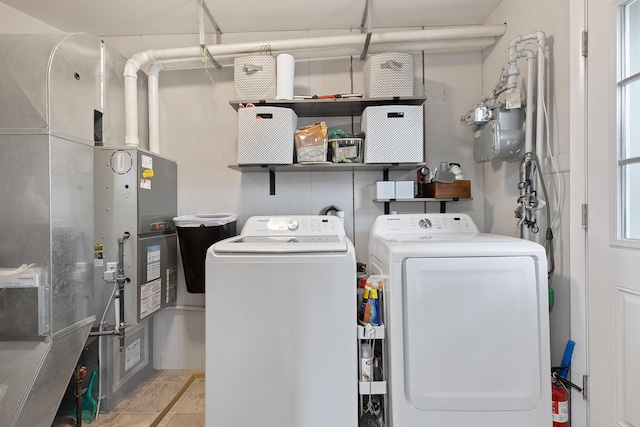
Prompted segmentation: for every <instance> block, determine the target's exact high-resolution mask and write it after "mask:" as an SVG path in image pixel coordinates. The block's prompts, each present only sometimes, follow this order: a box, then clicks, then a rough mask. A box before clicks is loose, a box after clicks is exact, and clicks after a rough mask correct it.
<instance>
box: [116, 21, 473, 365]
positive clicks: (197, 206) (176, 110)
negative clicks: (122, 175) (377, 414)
mask: <svg viewBox="0 0 640 427" xmlns="http://www.w3.org/2000/svg"><path fill="white" fill-rule="evenodd" d="M357 31H359V30H357ZM348 32H349V31H346V30H343V31H313V32H283V33H267V34H262V33H251V34H223V39H222V42H223V43H233V42H242V41H248V40H253V41H268V40H277V39H285V38H303V37H319V36H324V35H334V34H341V33H348ZM105 41H106V42H107V43H108V44H110V45H111V46H112V47H115V48H116V49H119V50H120V51H121V52H123V54H124V55H125V56H130V55H131V54H133V53H135V52H138V51H140V50H146V49H150V48H167V47H176V46H193V45H195V44H197V42H198V38H197V36H196V35H192V36H173V37H134V38H106V39H105ZM415 61H416V70H415V76H416V95H422V94H423V93H426V95H427V102H426V104H425V112H426V114H425V116H426V118H425V141H426V142H425V144H426V157H427V164H428V165H429V166H430V167H431V168H433V167H435V166H437V165H438V163H439V162H440V161H449V162H458V163H460V164H461V165H462V170H463V172H464V173H465V177H466V179H470V180H471V181H472V196H473V200H470V201H461V202H457V203H451V204H449V205H448V210H449V211H458V212H467V213H470V214H471V215H472V217H473V218H474V219H475V220H476V221H477V222H478V224H480V226H481V227H482V224H484V221H485V219H484V209H483V195H482V167H481V166H479V165H475V164H474V163H473V161H472V157H471V147H472V146H471V143H470V140H469V139H468V137H467V135H466V133H467V129H465V128H464V126H462V125H461V123H460V116H461V115H462V114H463V113H464V112H466V111H467V110H468V108H469V106H471V105H472V104H473V103H474V102H475V101H476V100H477V99H478V98H479V97H480V95H481V90H480V88H481V79H480V75H481V53H480V52H479V51H471V52H456V53H426V54H425V56H424V59H423V57H422V55H421V53H419V52H418V53H416V54H415ZM363 64H364V62H363V61H360V59H359V58H353V59H352V58H339V59H323V60H312V61H309V60H306V61H298V62H296V77H295V93H296V94H327V93H347V92H363V90H364V89H363V85H364V83H363V76H362V67H363ZM423 68H424V76H425V77H424V81H423ZM212 80H213V81H212ZM214 82H215V83H214ZM233 99H234V86H233V70H232V68H231V67H224V68H223V69H222V70H215V69H210V70H209V75H207V73H206V72H205V71H204V70H191V71H164V72H162V73H161V75H160V119H161V131H160V135H161V143H160V149H161V153H162V154H164V155H166V156H168V157H170V158H173V159H175V160H177V162H178V214H187V213H205V212H234V213H237V214H238V215H239V223H238V227H241V226H242V225H243V223H244V221H245V220H246V219H247V218H248V217H249V216H252V215H275V214H278V215H286V214H317V213H318V212H319V211H320V209H322V208H323V207H325V206H328V205H332V204H334V205H338V206H340V207H341V208H342V209H343V210H344V211H345V227H346V230H347V233H348V235H349V237H350V238H351V239H352V240H353V242H354V244H355V246H356V253H357V258H358V260H359V261H361V262H365V263H366V262H367V257H368V254H367V242H368V236H369V230H370V227H371V225H372V223H373V220H374V219H375V217H377V216H378V215H380V214H382V213H384V206H383V205H382V204H376V203H373V202H372V200H373V198H374V194H373V187H374V183H375V181H378V180H381V179H382V172H357V173H352V172H338V173H330V172H286V173H277V174H276V195H274V196H270V195H269V182H268V175H267V174H266V173H240V172H237V171H234V170H231V169H229V168H228V165H231V164H234V163H236V155H237V118H236V116H237V114H236V112H235V111H234V109H233V108H232V107H231V106H230V105H229V101H231V100H233ZM319 120H326V121H327V125H328V127H329V128H330V129H335V128H340V129H343V130H347V131H354V132H357V131H359V130H360V125H359V118H358V117H356V118H354V120H353V124H352V119H351V117H339V118H328V119H325V118H322V117H318V118H300V119H299V125H303V124H309V123H314V122H315V121H319ZM390 179H409V180H412V181H413V180H415V172H414V171H411V172H391V174H390ZM439 208H440V207H439V204H437V203H434V204H426V206H425V204H424V203H403V204H400V203H394V204H392V206H391V209H392V210H397V211H399V212H424V211H425V209H426V210H427V211H429V212H438V211H439ZM183 281H184V279H183V275H182V272H180V275H179V284H178V286H179V296H178V300H179V301H178V304H179V305H185V306H196V307H203V306H204V298H203V296H202V295H197V294H188V293H186V292H185V287H184V283H183ZM154 319H155V322H156V323H155V328H154V333H155V349H154V351H155V358H154V365H155V367H156V368H200V369H201V368H203V366H204V355H203V348H204V345H203V342H204V323H203V322H204V316H203V313H202V311H196V310H194V309H193V308H192V309H190V310H188V311H187V310H166V311H164V312H162V313H160V314H158V315H156V316H155V317H154Z"/></svg>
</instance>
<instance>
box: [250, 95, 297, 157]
mask: <svg viewBox="0 0 640 427" xmlns="http://www.w3.org/2000/svg"><path fill="white" fill-rule="evenodd" d="M297 126H298V116H297V115H296V113H295V112H294V111H293V110H292V109H291V108H281V107H252V108H241V109H239V110H238V164H239V165H266V164H285V165H289V164H292V163H293V135H294V132H295V130H296V128H297Z"/></svg>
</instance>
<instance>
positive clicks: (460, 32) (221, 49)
mask: <svg viewBox="0 0 640 427" xmlns="http://www.w3.org/2000/svg"><path fill="white" fill-rule="evenodd" d="M505 31H506V24H502V25H474V26H460V27H437V28H426V29H423V30H412V31H398V32H386V33H375V34H372V36H371V40H370V49H372V48H374V47H375V46H376V45H378V44H387V46H385V50H387V49H391V48H395V47H396V45H394V44H401V45H402V46H403V47H402V48H401V49H400V50H426V49H423V47H422V46H423V45H425V46H428V45H429V43H434V42H436V43H437V42H443V41H452V42H453V41H457V43H460V42H459V40H461V39H474V38H487V37H491V38H494V40H495V37H499V36H501V35H503V34H504V32H505ZM365 40H366V34H350V35H343V36H329V37H315V38H307V39H291V40H274V41H264V42H250V43H234V44H226V45H223V44H216V45H209V46H207V50H208V51H209V53H211V55H212V56H213V57H214V58H216V59H217V58H218V57H219V56H224V55H235V56H238V55H242V54H248V53H255V52H259V51H260V49H261V47H263V46H265V45H269V47H270V48H271V51H272V52H279V51H287V52H288V53H291V54H292V55H293V56H294V57H296V52H298V51H304V50H313V49H316V50H318V49H321V50H322V49H326V51H325V52H326V54H328V53H329V52H330V49H339V48H345V47H346V48H349V47H354V46H357V47H361V46H362V45H363V44H364V42H365ZM408 46H411V47H412V49H408ZM441 46H444V45H441ZM440 48H443V47H440ZM331 56H338V55H336V54H335V53H332V54H331ZM180 60H184V61H185V62H188V63H190V62H191V61H196V60H197V61H200V63H201V67H204V64H203V63H202V62H201V61H202V50H201V47H200V46H193V47H184V48H172V49H152V50H147V51H143V52H139V53H136V54H135V55H133V56H132V57H131V58H130V59H129V60H128V61H127V63H126V64H125V69H124V85H125V127H126V133H125V144H127V145H133V146H138V145H139V137H138V100H137V82H136V80H137V78H138V76H137V73H138V71H139V70H140V69H142V68H144V67H148V66H150V65H152V64H154V63H158V62H160V63H163V62H169V61H177V62H178V63H179V61H180ZM152 79H153V78H152ZM151 108H155V107H151V105H150V109H151ZM149 132H150V134H151V132H152V131H151V129H149ZM154 132H155V131H154Z"/></svg>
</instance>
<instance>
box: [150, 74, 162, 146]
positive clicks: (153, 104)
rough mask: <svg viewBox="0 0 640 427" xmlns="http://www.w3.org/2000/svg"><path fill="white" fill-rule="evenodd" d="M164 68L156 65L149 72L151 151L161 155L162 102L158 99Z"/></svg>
mask: <svg viewBox="0 0 640 427" xmlns="http://www.w3.org/2000/svg"><path fill="white" fill-rule="evenodd" d="M161 68H162V66H161V64H159V63H157V62H156V63H154V64H152V65H151V67H149V71H148V72H147V78H148V80H147V82H148V95H149V151H151V152H152V153H160V111H159V108H160V102H159V98H158V77H159V75H160V70H161Z"/></svg>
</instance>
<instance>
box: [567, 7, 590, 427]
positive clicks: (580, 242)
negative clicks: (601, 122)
mask: <svg viewBox="0 0 640 427" xmlns="http://www.w3.org/2000/svg"><path fill="white" fill-rule="evenodd" d="M569 21H570V22H569V43H570V47H569V56H570V57H569V81H570V88H569V135H570V137H569V153H570V156H569V165H570V166H569V168H570V171H571V174H570V176H571V179H570V184H569V206H570V209H569V210H570V212H569V218H570V221H569V235H570V238H569V247H570V255H569V264H570V272H571V280H570V286H571V290H570V296H571V302H570V306H571V339H572V340H573V341H575V342H576V346H575V350H574V353H573V358H572V360H571V381H572V382H574V383H575V384H578V385H582V384H583V375H588V374H589V372H588V348H589V342H588V340H587V336H588V334H587V314H588V313H587V307H588V301H589V295H588V287H587V274H586V268H587V255H588V253H587V244H586V241H587V232H586V229H585V228H584V227H583V225H582V224H583V213H582V205H583V204H585V205H587V204H588V200H587V186H586V183H587V173H588V171H587V132H586V126H587V120H586V114H587V101H588V98H587V93H586V85H587V59H586V58H585V57H584V56H583V51H582V43H583V42H582V34H583V32H584V31H586V30H587V28H586V22H587V7H586V0H570V3H569ZM588 404H589V402H588V400H584V399H581V398H580V395H579V393H577V392H575V391H574V392H572V400H571V423H572V425H574V426H589V417H588V413H589V412H588Z"/></svg>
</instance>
